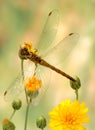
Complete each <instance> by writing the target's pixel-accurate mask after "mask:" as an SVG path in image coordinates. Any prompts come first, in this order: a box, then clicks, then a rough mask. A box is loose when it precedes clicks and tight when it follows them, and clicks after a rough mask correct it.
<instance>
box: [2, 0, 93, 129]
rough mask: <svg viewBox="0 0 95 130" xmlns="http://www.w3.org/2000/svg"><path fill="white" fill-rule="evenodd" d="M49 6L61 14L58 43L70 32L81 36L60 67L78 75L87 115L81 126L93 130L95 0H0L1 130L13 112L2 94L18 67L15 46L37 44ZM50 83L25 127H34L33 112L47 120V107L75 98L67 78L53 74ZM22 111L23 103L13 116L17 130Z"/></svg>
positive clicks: (34, 116) (23, 110) (35, 115)
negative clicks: (84, 124) (3, 121)
mask: <svg viewBox="0 0 95 130" xmlns="http://www.w3.org/2000/svg"><path fill="white" fill-rule="evenodd" d="M53 9H58V10H59V12H60V24H59V27H58V33H57V36H56V40H57V41H58V40H60V39H62V38H63V37H65V36H66V35H67V34H69V33H71V32H77V33H78V34H79V35H80V37H79V40H78V43H77V45H76V46H75V48H74V50H73V51H72V53H71V54H70V55H69V57H68V58H67V60H66V62H64V63H63V64H62V65H63V69H64V71H66V72H68V73H69V74H72V75H78V76H79V77H80V79H81V82H82V86H81V88H80V90H79V99H80V101H81V102H85V103H86V105H87V107H88V108H89V117H90V119H91V121H90V123H89V124H87V125H86V127H87V129H88V130H94V129H95V53H94V51H95V0H34V1H33V0H1V1H0V129H1V127H2V125H1V122H2V119H3V118H8V117H9V116H10V115H11V113H12V108H11V104H10V103H9V102H6V101H5V100H4V97H3V93H4V91H5V89H6V88H7V87H8V86H9V84H11V82H12V81H13V80H14V79H15V77H16V75H17V74H18V72H19V71H20V59H19V57H18V50H19V47H20V44H21V43H23V42H24V41H32V42H33V44H35V43H37V42H38V40H39V36H40V33H41V31H42V28H43V23H44V22H43V21H45V19H46V16H47V15H48V13H49V12H50V11H51V10H53ZM57 55H58V54H57ZM49 82H50V85H49V88H48V89H47V92H46V93H45V95H44V97H43V98H42V100H41V101H40V103H39V105H38V106H36V107H35V106H32V105H31V108H30V114H29V120H28V130H31V129H35V130H36V129H37V128H36V126H35V119H36V118H37V117H38V116H40V115H44V116H45V117H47V118H48V111H50V110H51V109H52V107H54V106H57V105H58V103H60V102H61V101H63V100H65V99H71V100H74V99H75V93H74V90H72V89H71V88H70V85H69V82H68V80H67V79H66V78H63V77H62V76H60V75H58V74H56V73H52V74H51V79H50V81H49ZM25 109H26V106H25V102H24V101H23V107H22V109H21V110H19V111H18V112H17V113H16V115H15V116H14V118H13V120H12V121H13V122H14V123H15V125H16V127H17V128H16V129H17V130H20V129H23V127H24V117H25ZM46 129H48V127H47V128H46Z"/></svg>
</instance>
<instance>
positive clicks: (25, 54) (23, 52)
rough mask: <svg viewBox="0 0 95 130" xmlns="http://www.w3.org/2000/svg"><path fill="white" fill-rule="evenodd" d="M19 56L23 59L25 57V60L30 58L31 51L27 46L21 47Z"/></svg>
mask: <svg viewBox="0 0 95 130" xmlns="http://www.w3.org/2000/svg"><path fill="white" fill-rule="evenodd" d="M19 57H20V58H21V59H24V60H26V59H28V57H29V51H28V49H27V48H25V47H23V48H21V47H20V50H19Z"/></svg>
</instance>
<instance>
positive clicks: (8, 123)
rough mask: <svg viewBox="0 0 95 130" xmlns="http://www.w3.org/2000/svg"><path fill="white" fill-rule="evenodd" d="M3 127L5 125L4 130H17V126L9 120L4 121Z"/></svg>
mask: <svg viewBox="0 0 95 130" xmlns="http://www.w3.org/2000/svg"><path fill="white" fill-rule="evenodd" d="M2 125H3V130H15V125H14V124H13V123H12V122H11V121H9V120H8V119H4V120H3V122H2Z"/></svg>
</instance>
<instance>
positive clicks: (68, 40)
mask: <svg viewBox="0 0 95 130" xmlns="http://www.w3.org/2000/svg"><path fill="white" fill-rule="evenodd" d="M78 39H79V34H77V33H70V34H69V35H67V36H66V37H65V38H63V40H61V41H60V42H59V43H58V44H57V45H56V46H55V47H53V48H51V49H50V50H49V51H48V52H47V53H46V54H45V55H44V59H45V60H47V61H48V62H49V63H50V64H52V65H58V64H61V63H63V62H64V60H65V59H66V58H67V57H68V55H69V54H70V52H71V51H72V50H73V49H74V47H75V46H76V44H77V41H78Z"/></svg>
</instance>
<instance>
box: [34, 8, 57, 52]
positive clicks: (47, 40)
mask: <svg viewBox="0 0 95 130" xmlns="http://www.w3.org/2000/svg"><path fill="white" fill-rule="evenodd" d="M58 25H59V13H58V10H53V11H51V12H50V13H49V14H48V17H47V19H46V23H45V25H44V28H43V31H42V33H41V36H40V40H39V42H38V44H37V46H38V47H37V48H38V49H39V52H40V54H42V53H43V54H44V52H45V51H46V50H47V49H48V48H49V47H50V46H52V43H53V41H54V38H55V37H56V34H57V30H58Z"/></svg>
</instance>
